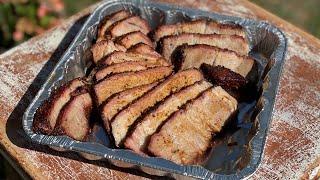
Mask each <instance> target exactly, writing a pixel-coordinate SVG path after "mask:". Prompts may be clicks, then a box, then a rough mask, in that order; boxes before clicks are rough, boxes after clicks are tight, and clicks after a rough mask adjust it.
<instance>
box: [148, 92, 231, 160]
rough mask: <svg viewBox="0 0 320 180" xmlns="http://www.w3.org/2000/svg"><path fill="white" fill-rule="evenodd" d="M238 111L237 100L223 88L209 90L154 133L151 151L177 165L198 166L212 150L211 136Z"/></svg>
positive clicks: (150, 143)
mask: <svg viewBox="0 0 320 180" xmlns="http://www.w3.org/2000/svg"><path fill="white" fill-rule="evenodd" d="M236 109H237V101H236V100H235V99H234V98H232V97H231V96H230V95H229V94H228V93H227V92H225V91H224V90H223V89H222V88H221V87H219V86H218V87H214V88H210V89H209V90H207V91H205V92H204V93H202V94H201V95H200V96H199V97H198V98H196V99H195V100H193V101H191V102H189V103H188V104H186V105H185V106H184V107H183V108H182V109H180V110H179V111H177V112H175V113H174V114H172V115H171V116H170V117H169V118H168V120H167V121H166V123H165V124H164V125H163V126H162V127H161V128H160V130H159V131H158V132H157V133H155V134H153V135H152V137H151V139H150V142H149V145H148V151H149V152H150V153H151V154H153V155H155V156H158V157H162V158H165V159H168V160H171V161H173V162H175V163H177V164H197V163H198V162H199V160H200V159H203V156H204V155H205V152H207V150H208V148H210V144H211V141H212V134H214V133H217V132H219V131H221V128H222V127H223V126H224V124H225V123H226V122H227V120H228V119H229V118H230V117H231V116H232V114H233V113H234V112H235V111H236Z"/></svg>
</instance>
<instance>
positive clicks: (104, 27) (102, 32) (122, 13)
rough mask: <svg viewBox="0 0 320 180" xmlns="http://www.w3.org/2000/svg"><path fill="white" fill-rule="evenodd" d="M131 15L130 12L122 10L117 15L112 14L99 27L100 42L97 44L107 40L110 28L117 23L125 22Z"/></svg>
mask: <svg viewBox="0 0 320 180" xmlns="http://www.w3.org/2000/svg"><path fill="white" fill-rule="evenodd" d="M130 15H131V14H130V13H129V12H128V11H125V10H120V11H117V12H115V13H112V14H110V15H108V16H106V17H105V18H104V19H103V20H102V22H101V23H100V24H99V26H98V40H97V42H99V41H101V40H105V34H106V31H107V30H108V28H109V27H110V26H111V25H112V24H114V23H115V22H117V21H120V20H123V19H125V18H127V17H129V16H130Z"/></svg>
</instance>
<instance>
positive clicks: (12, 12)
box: [0, 0, 320, 179]
mask: <svg viewBox="0 0 320 180" xmlns="http://www.w3.org/2000/svg"><path fill="white" fill-rule="evenodd" d="M97 1H98V0H79V1H74V0H0V25H1V26H0V53H1V52H4V51H6V50H8V49H10V48H11V47H13V46H16V45H18V44H19V43H21V42H23V41H25V40H27V39H29V38H31V37H32V36H35V35H38V34H41V33H43V32H44V31H46V30H47V29H49V28H51V27H53V26H55V25H57V24H59V23H60V22H61V21H62V20H63V19H65V18H66V17H68V16H70V15H72V14H74V13H76V12H78V11H80V10H82V9H83V8H85V7H87V6H89V5H91V4H93V3H95V2H97ZM251 1H252V2H254V3H256V4H258V5H259V6H261V7H263V8H265V9H267V10H269V11H270V12H272V13H274V14H276V15H278V16H280V17H282V18H283V19H285V20H287V21H289V22H291V23H292V24H295V25H296V26H298V27H300V28H302V29H304V30H305V31H307V32H309V33H311V34H313V35H314V36H316V37H318V38H320V10H319V7H320V0H305V1H301V0H290V1H288V0H267V1H266V0H251ZM18 178H19V176H18V175H17V174H16V173H15V171H14V170H13V169H12V168H11V166H10V165H9V164H8V162H6V161H5V160H4V158H3V157H1V156H0V179H18Z"/></svg>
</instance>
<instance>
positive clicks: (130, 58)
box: [99, 52, 170, 66]
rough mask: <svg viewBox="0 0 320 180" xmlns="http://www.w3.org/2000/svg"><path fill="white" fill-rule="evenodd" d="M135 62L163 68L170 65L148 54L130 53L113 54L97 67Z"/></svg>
mask: <svg viewBox="0 0 320 180" xmlns="http://www.w3.org/2000/svg"><path fill="white" fill-rule="evenodd" d="M137 61H145V62H149V63H156V64H162V65H164V66H168V65H170V64H169V63H168V61H167V60H165V59H164V58H161V57H160V58H159V57H155V56H152V55H148V54H139V53H132V52H130V53H129V52H127V53H125V52H113V53H111V54H110V55H109V56H107V57H105V58H103V59H101V60H100V62H99V65H100V66H103V65H104V66H105V65H111V64H117V63H123V62H137Z"/></svg>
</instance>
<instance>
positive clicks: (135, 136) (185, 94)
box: [124, 80, 212, 154]
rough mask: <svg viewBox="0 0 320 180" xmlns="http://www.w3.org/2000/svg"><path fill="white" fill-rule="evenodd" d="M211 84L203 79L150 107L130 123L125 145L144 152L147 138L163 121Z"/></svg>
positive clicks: (140, 152) (141, 152)
mask: <svg viewBox="0 0 320 180" xmlns="http://www.w3.org/2000/svg"><path fill="white" fill-rule="evenodd" d="M211 86H212V85H211V84H210V83H209V82H207V81H205V80H203V81H199V82H196V83H195V84H192V85H190V86H187V87H185V88H183V89H181V90H180V91H178V92H176V93H174V94H171V95H170V96H168V97H167V98H166V99H165V100H163V101H162V102H160V103H159V104H158V105H157V106H155V107H154V108H152V110H151V111H150V112H148V113H147V114H146V115H145V116H144V117H143V118H141V120H137V121H136V122H135V123H134V124H133V125H131V127H130V129H129V132H128V135H127V137H126V139H125V142H124V145H125V147H126V148H129V149H132V150H133V151H135V152H137V153H139V154H144V153H145V148H146V145H147V144H148V142H149V138H150V137H151V135H152V134H154V133H155V132H156V130H157V129H158V128H159V127H161V125H162V124H163V123H164V121H165V120H166V119H167V118H168V117H169V116H170V115H171V114H172V113H174V112H175V111H177V110H178V109H179V108H180V107H181V106H183V105H184V104H185V103H187V102H189V101H190V100H192V99H194V98H196V97H197V96H199V94H201V93H202V92H203V91H205V90H206V89H208V88H210V87H211Z"/></svg>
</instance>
